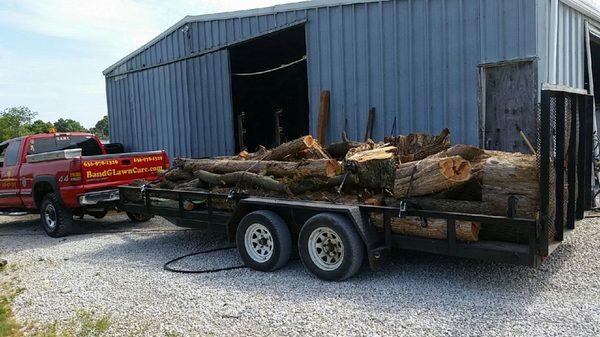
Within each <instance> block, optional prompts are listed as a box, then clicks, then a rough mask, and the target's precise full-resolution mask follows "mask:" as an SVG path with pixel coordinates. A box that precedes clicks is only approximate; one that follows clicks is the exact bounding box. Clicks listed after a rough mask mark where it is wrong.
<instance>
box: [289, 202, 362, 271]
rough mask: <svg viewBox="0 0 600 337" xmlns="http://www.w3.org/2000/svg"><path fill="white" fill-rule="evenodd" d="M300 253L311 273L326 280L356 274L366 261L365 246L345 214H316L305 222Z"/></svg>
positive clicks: (300, 240) (300, 242) (301, 233)
mask: <svg viewBox="0 0 600 337" xmlns="http://www.w3.org/2000/svg"><path fill="white" fill-rule="evenodd" d="M298 253H299V255H300V259H301V260H302V263H303V264H304V266H305V267H306V269H308V270H309V271H310V272H311V273H313V274H314V275H315V276H317V277H318V278H320V279H323V280H327V281H341V280H345V279H347V278H350V277H352V276H354V274H356V273H357V272H358V270H359V269H360V267H361V266H362V264H363V261H364V256H365V247H364V244H363V241H362V240H361V238H360V236H359V235H358V233H357V232H356V230H355V229H354V226H353V225H352V223H351V222H350V221H349V220H348V218H346V217H345V216H342V215H339V214H333V213H322V214H317V215H315V216H313V217H311V218H310V219H308V221H306V223H305V224H304V226H302V229H301V230H300V236H299V238H298Z"/></svg>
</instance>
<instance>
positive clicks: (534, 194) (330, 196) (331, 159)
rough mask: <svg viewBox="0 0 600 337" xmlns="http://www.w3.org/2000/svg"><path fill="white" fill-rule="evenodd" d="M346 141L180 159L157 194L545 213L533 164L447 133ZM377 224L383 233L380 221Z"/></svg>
mask: <svg viewBox="0 0 600 337" xmlns="http://www.w3.org/2000/svg"><path fill="white" fill-rule="evenodd" d="M342 139H343V141H342V142H340V143H334V144H331V145H329V146H327V147H326V148H323V147H321V145H320V144H319V143H318V141H316V140H315V139H314V138H313V137H311V136H310V135H307V136H304V137H300V138H298V139H295V140H292V141H290V142H287V143H284V144H282V145H280V146H278V147H276V148H273V149H266V148H264V147H259V148H258V149H257V151H255V152H247V151H242V152H240V153H239V154H238V155H235V156H228V157H214V158H205V159H190V158H177V159H176V160H175V161H174V167H175V168H174V169H173V170H171V171H169V172H168V173H166V174H165V175H164V179H163V181H162V182H160V183H158V184H157V185H156V186H155V187H160V188H166V189H185V190H202V191H212V192H222V193H227V192H228V191H231V190H232V189H236V190H237V191H238V192H242V193H247V194H249V195H256V196H271V197H284V198H290V199H300V200H313V201H326V202H334V203H346V204H370V205H380V206H383V205H388V206H397V205H398V204H399V202H400V200H406V201H408V202H409V203H410V204H411V205H413V206H414V207H420V208H423V209H428V210H439V211H451V212H462V213H472V214H487V215H506V213H507V209H508V206H507V205H508V200H509V199H511V200H512V202H513V205H514V206H515V207H514V209H515V215H516V216H518V217H527V218H533V217H535V216H536V214H537V212H538V204H539V186H538V176H537V174H538V173H537V166H536V161H535V157H534V156H531V155H525V154H520V153H506V152H499V151H487V150H482V149H479V148H477V147H473V146H468V145H462V144H459V145H454V146H450V140H449V131H448V129H444V130H443V131H442V132H441V133H440V134H438V135H427V134H410V135H407V136H396V137H387V138H386V139H385V141H384V142H374V141H372V140H368V141H366V142H357V141H351V140H349V139H348V137H347V136H346V135H345V134H343V135H342ZM223 207H224V208H229V209H230V208H231V207H233V205H231V204H227V203H223ZM371 220H372V222H373V223H374V224H375V225H376V226H379V227H381V226H382V219H381V217H380V216H374V215H373V216H371ZM446 226H447V224H446V222H445V221H444V220H436V219H426V220H424V219H420V218H411V217H408V218H402V219H400V218H395V219H393V221H392V223H391V227H392V230H393V232H395V233H398V234H402V235H410V236H422V237H427V238H433V239H445V238H446ZM480 230H481V234H482V235H483V234H485V233H487V232H486V225H485V224H479V223H474V222H469V221H457V222H456V233H457V239H458V240H460V241H464V242H472V241H477V240H478V239H479V236H480V235H479V234H480ZM488 232H489V231H488ZM486 235H487V234H486Z"/></svg>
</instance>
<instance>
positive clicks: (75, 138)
mask: <svg viewBox="0 0 600 337" xmlns="http://www.w3.org/2000/svg"><path fill="white" fill-rule="evenodd" d="M168 166H169V159H168V157H167V155H166V153H165V151H154V152H139V153H117V154H107V152H106V148H105V147H104V145H103V144H102V143H101V142H100V140H99V139H98V138H97V137H96V136H94V135H92V134H89V133H75V132H73V133H47V134H37V135H31V136H24V137H20V138H15V139H10V140H7V141H5V142H3V143H0V214H12V215H16V214H23V212H27V213H39V214H40V217H41V220H42V226H43V227H44V230H45V231H46V233H47V234H48V235H49V236H52V237H60V236H64V235H66V234H68V233H69V231H70V230H71V228H72V226H73V216H83V215H84V214H89V215H92V216H94V217H96V218H102V217H103V216H104V215H106V213H107V212H108V210H110V209H114V208H115V206H116V203H117V201H118V200H119V192H118V189H117V186H119V185H125V184H129V183H130V182H131V181H133V180H135V179H146V180H153V179H156V178H157V176H158V174H159V172H161V171H162V170H165V169H167V168H168ZM127 215H128V216H129V218H130V219H131V220H132V221H135V222H141V221H147V220H148V219H149V218H148V216H145V215H141V214H133V213H128V214H127Z"/></svg>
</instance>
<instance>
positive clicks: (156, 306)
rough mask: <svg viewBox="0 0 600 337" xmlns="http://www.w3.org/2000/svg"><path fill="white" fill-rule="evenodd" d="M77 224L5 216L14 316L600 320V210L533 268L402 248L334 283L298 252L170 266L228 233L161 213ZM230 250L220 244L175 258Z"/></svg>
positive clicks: (190, 322) (579, 323)
mask: <svg viewBox="0 0 600 337" xmlns="http://www.w3.org/2000/svg"><path fill="white" fill-rule="evenodd" d="M77 224H78V228H79V234H76V235H72V236H69V237H67V238H62V239H52V238H49V237H47V236H46V235H45V234H44V233H43V231H42V230H41V228H40V227H39V225H38V220H37V218H35V217H29V218H25V219H21V220H16V221H15V219H14V218H6V217H0V254H1V256H2V258H5V259H7V260H8V261H9V264H11V265H12V264H16V265H17V266H18V267H19V268H18V269H17V270H16V271H14V272H11V274H12V276H15V275H16V276H17V278H18V279H19V282H20V286H22V287H24V288H25V290H24V292H23V293H21V294H20V295H19V296H17V298H16V299H15V301H14V304H13V308H14V311H15V314H16V317H17V319H19V320H20V321H22V322H30V321H36V322H39V323H41V324H44V323H53V322H66V321H68V320H69V319H70V318H71V317H73V315H74V314H75V312H77V311H78V310H87V311H91V312H94V313H97V314H108V315H110V321H111V323H112V325H111V327H110V329H109V330H108V335H113V336H123V335H130V334H136V333H137V334H138V335H148V336H160V335H165V334H172V333H177V334H180V335H182V336H206V335H219V336H221V335H230V336H239V335H260V336H267V335H274V336H282V335H286V336H301V335H302V336H303V335H319V336H338V335H367V336H383V335H407V336H412V335H427V336H456V335H477V336H497V335H503V336H504V335H506V336H513V335H515V336H523V335H527V336H547V335H553V336H559V335H565V336H575V335H588V336H597V335H599V334H600V262H599V259H598V258H597V251H598V249H600V231H599V229H600V227H599V225H600V220H599V219H587V220H584V221H581V222H579V223H578V224H577V228H576V230H575V232H573V233H572V235H570V236H569V237H568V238H567V239H566V240H565V242H564V243H563V245H562V246H561V247H559V248H558V250H557V251H556V252H555V253H554V254H553V255H552V257H551V258H550V259H549V260H548V261H546V262H545V263H544V265H543V266H541V267H540V268H538V269H532V268H527V267H520V266H512V265H504V264H494V263H486V262H479V261H473V260H467V259H457V258H449V257H443V256H435V255H428V254H417V253H410V252H402V253H399V254H398V255H397V256H396V257H394V258H393V259H392V260H391V261H390V262H389V263H388V264H387V265H386V266H385V267H384V268H383V269H382V270H380V271H377V272H371V271H369V270H367V269H365V270H363V271H362V273H360V274H359V275H358V276H357V277H354V278H353V279H351V280H348V281H346V282H342V283H328V282H323V281H320V280H318V279H316V278H314V277H312V276H311V275H309V274H308V273H307V272H305V271H304V269H303V268H302V266H301V264H300V263H299V262H298V261H292V262H290V264H289V265H288V266H287V267H285V268H283V269H282V270H280V271H277V272H274V273H261V272H256V271H252V270H248V269H239V270H232V271H226V272H219V273H213V274H202V275H197V274H196V275H194V274H174V273H170V272H166V271H164V270H163V268H162V267H163V263H164V262H166V261H168V260H170V259H172V258H175V257H177V256H180V255H183V254H187V253H190V252H194V251H198V250H204V249H209V248H215V247H220V246H225V245H229V243H228V242H227V240H226V238H225V237H224V236H223V235H219V234H213V233H204V232H199V231H192V230H186V229H181V228H177V227H174V226H172V225H170V224H169V223H168V222H167V221H165V220H162V219H160V218H155V219H153V220H151V221H150V222H148V223H145V224H138V225H134V224H132V223H130V222H129V221H127V218H126V217H125V216H123V215H115V216H110V217H107V218H105V219H103V220H95V219H94V220H89V219H87V218H86V219H85V220H83V221H78V222H77ZM239 263H240V261H239V258H238V256H237V253H236V252H235V251H225V252H215V253H212V254H210V255H208V256H194V257H190V258H189V259H187V260H185V261H182V262H181V263H179V264H177V266H178V267H180V268H192V269H198V268H216V267H224V266H232V265H236V264H239ZM2 277H6V276H2Z"/></svg>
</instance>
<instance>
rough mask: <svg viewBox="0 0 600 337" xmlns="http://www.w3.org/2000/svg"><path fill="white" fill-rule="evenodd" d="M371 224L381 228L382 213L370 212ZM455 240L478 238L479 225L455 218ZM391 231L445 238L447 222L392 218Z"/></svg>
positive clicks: (446, 235)
mask: <svg viewBox="0 0 600 337" xmlns="http://www.w3.org/2000/svg"><path fill="white" fill-rule="evenodd" d="M370 218H371V220H372V221H373V224H374V225H375V226H376V227H378V228H383V215H381V214H372V215H371V216H370ZM455 226H456V227H455V228H456V240H458V241H462V242H475V241H477V240H478V239H479V237H478V236H479V228H480V225H479V223H477V222H472V221H462V220H456V222H455ZM390 227H391V228H392V233H395V234H400V235H406V236H420V237H424V238H430V239H439V240H445V239H447V238H448V224H447V222H446V220H445V219H433V218H429V219H427V221H423V219H421V218H418V217H406V218H392V219H391V222H390Z"/></svg>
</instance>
